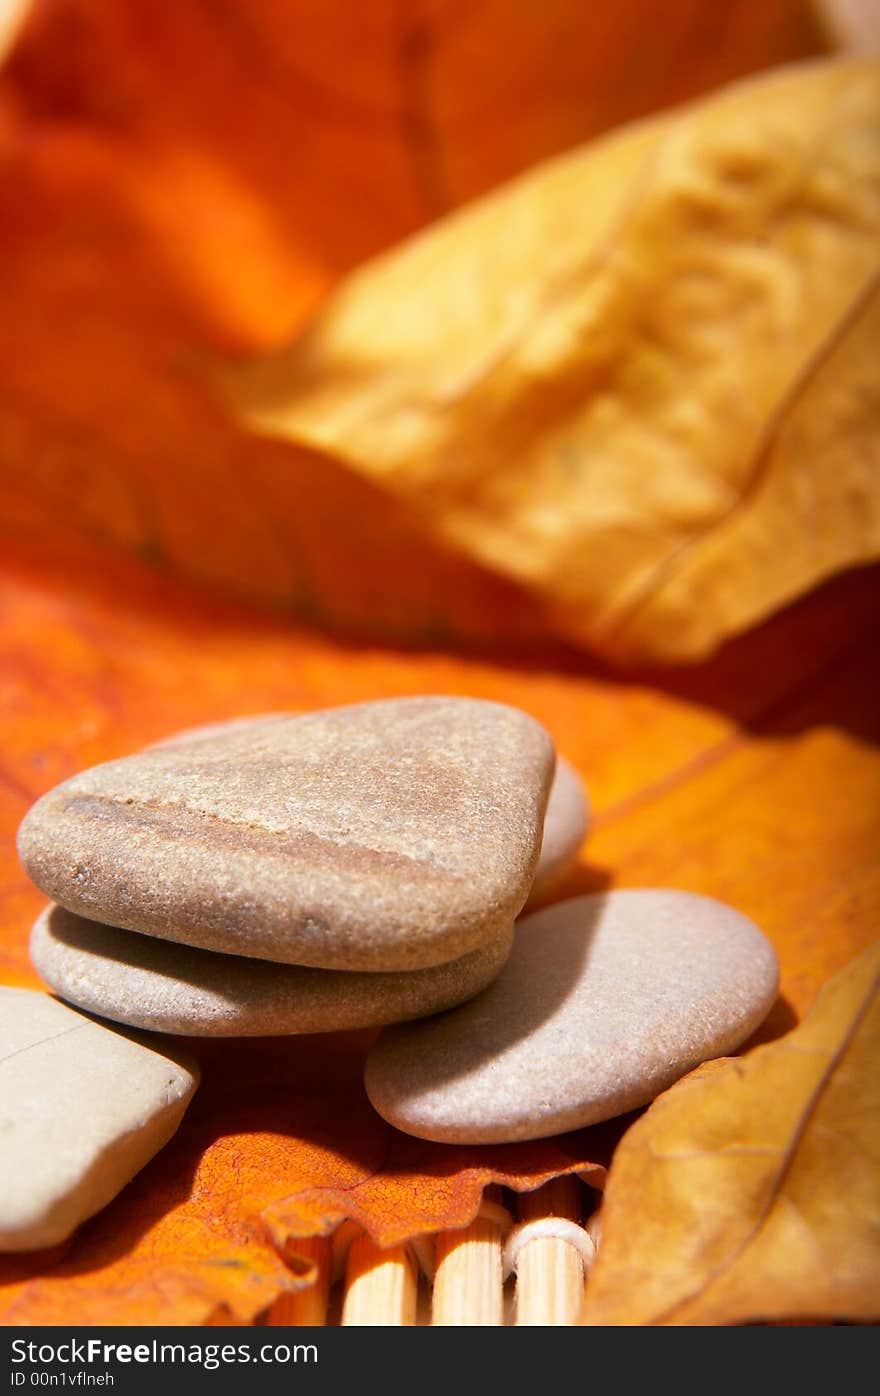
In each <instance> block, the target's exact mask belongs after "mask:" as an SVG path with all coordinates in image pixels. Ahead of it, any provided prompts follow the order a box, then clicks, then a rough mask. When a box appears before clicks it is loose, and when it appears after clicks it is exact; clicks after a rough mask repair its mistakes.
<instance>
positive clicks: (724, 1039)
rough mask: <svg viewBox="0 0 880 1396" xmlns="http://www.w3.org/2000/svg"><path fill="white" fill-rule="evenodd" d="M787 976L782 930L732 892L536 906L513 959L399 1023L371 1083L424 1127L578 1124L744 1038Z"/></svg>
mask: <svg viewBox="0 0 880 1396" xmlns="http://www.w3.org/2000/svg"><path fill="white" fill-rule="evenodd" d="M777 983H778V966H777V960H776V954H775V952H774V950H773V947H772V945H771V944H770V942H769V941H768V940H767V939H766V937H765V936H764V935H763V934H762V933H761V931H759V930H758V928H757V926H755V925H754V924H753V923H752V922H751V921H749V920H748V919H747V918H746V917H745V916H743V915H741V914H740V913H739V912H738V911H734V910H733V909H732V908H731V907H729V906H725V905H724V904H723V903H721V902H717V901H714V900H712V899H711V898H708V897H701V896H696V895H694V894H692V893H688V892H675V891H661V890H644V891H613V892H609V893H606V894H604V895H598V896H585V897H575V898H573V899H572V900H570V901H566V902H560V903H557V904H556V905H555V906H551V907H548V908H547V909H546V910H543V911H539V912H535V913H533V914H532V915H530V916H526V917H523V918H522V920H521V921H520V922H519V923H518V925H517V929H516V933H515V938H514V947H513V951H512V953H511V956H510V959H509V960H508V962H507V964H506V966H505V968H504V969H503V970H502V971H501V974H500V975H499V977H498V978H497V979H496V980H495V982H494V983H493V984H492V985H490V987H489V988H488V989H486V990H485V991H484V992H483V993H482V994H480V995H478V997H477V998H475V999H472V1000H471V1002H470V1003H468V1004H466V1005H464V1006H463V1007H461V1008H456V1009H453V1010H451V1011H450V1012H448V1013H444V1014H442V1015H440V1016H438V1017H436V1018H432V1019H429V1020H428V1021H425V1022H422V1023H417V1024H410V1025H405V1026H400V1027H393V1028H386V1029H385V1031H384V1032H383V1033H382V1034H381V1036H380V1037H379V1040H378V1042H377V1043H376V1045H375V1047H374V1048H373V1050H372V1052H371V1053H370V1055H369V1057H368V1060H367V1066H366V1087H367V1093H368V1095H369V1097H370V1100H371V1101H372V1103H373V1105H374V1106H375V1108H376V1109H377V1110H378V1112H379V1114H380V1115H383V1116H384V1117H385V1119H386V1120H388V1121H390V1123H391V1124H393V1125H396V1126H397V1127H398V1128H399V1129H401V1130H404V1131H406V1132H407V1133H409V1134H414V1135H417V1136H419V1137H420V1138H423V1139H433V1140H439V1141H442V1142H447V1143H497V1142H503V1141H512V1140H518V1139H537V1138H542V1137H544V1136H547V1135H552V1134H557V1133H561V1132H563V1131H566V1130H571V1129H577V1128H580V1127H581V1126H583V1125H589V1124H594V1123H596V1122H598V1121H600V1120H605V1119H609V1118H610V1117H612V1116H614V1115H619V1114H623V1113H624V1112H625V1111H627V1110H631V1109H634V1108H635V1107H636V1106H640V1105H644V1104H646V1103H647V1102H648V1101H650V1100H652V1099H653V1098H654V1097H655V1096H656V1095H658V1094H659V1093H660V1091H663V1090H665V1089H666V1087H668V1086H670V1085H672V1083H673V1082H674V1081H676V1080H678V1078H679V1077H681V1076H683V1075H685V1073H686V1072H688V1071H690V1070H691V1069H692V1068H693V1067H695V1066H697V1065H698V1064H699V1063H700V1062H702V1061H705V1060H706V1059H707V1058H710V1057H717V1056H722V1055H724V1054H725V1053H728V1052H731V1051H733V1050H734V1049H735V1048H736V1047H738V1046H739V1045H740V1044H741V1043H742V1042H744V1041H745V1039H746V1038H747V1037H748V1036H749V1035H750V1034H751V1033H752V1032H753V1031H754V1029H755V1028H756V1027H757V1026H758V1025H759V1023H760V1022H761V1021H762V1019H763V1018H764V1017H765V1016H766V1014H767V1012H768V1010H769V1008H770V1006H771V1004H772V1003H773V1001H774V999H775V997H776V992H777Z"/></svg>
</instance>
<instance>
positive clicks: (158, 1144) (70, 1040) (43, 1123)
mask: <svg viewBox="0 0 880 1396" xmlns="http://www.w3.org/2000/svg"><path fill="white" fill-rule="evenodd" d="M197 1083H198V1067H197V1066H196V1065H195V1063H192V1062H189V1061H188V1060H187V1059H186V1058H184V1057H183V1055H182V1054H180V1053H179V1052H178V1051H177V1050H176V1049H173V1048H171V1047H170V1045H169V1046H167V1047H166V1045H165V1044H163V1043H162V1042H161V1041H160V1040H155V1041H153V1042H150V1043H149V1044H145V1043H143V1042H141V1041H140V1040H138V1039H136V1038H135V1037H133V1036H131V1035H127V1034H125V1033H122V1032H117V1031H115V1030H114V1029H113V1028H110V1027H106V1026H105V1025H104V1024H101V1023H95V1022H93V1021H92V1019H91V1018H87V1017H86V1016H85V1015H84V1014H82V1013H77V1012H75V1010H74V1009H72V1008H68V1007H67V1005H66V1004H63V1003H58V1002H57V1000H56V999H53V998H50V997H49V996H48V994H41V993H34V992H33V991H31V990H29V989H8V988H0V1135H2V1148H0V1250H3V1251H29V1250H42V1249H43V1248H45V1247H46V1246H54V1245H57V1244H58V1243H59V1242H60V1241H64V1240H66V1238H67V1237H68V1236H69V1235H70V1234H71V1232H73V1231H74V1230H75V1229H76V1227H77V1226H79V1224H80V1222H83V1221H85V1220H86V1218H87V1217H91V1216H94V1214H95V1212H98V1211H100V1210H101V1208H102V1207H105V1206H106V1205H107V1203H108V1202H110V1201H112V1199H113V1198H114V1197H115V1196H116V1194H117V1193H118V1192H119V1191H120V1189H122V1188H123V1187H124V1186H125V1184H126V1183H127V1182H129V1180H130V1179H131V1178H133V1177H134V1175H135V1174H136V1173H137V1172H138V1171H139V1170H140V1169H141V1168H143V1166H144V1164H145V1163H147V1162H149V1160H150V1159H151V1158H152V1157H153V1155H154V1154H156V1153H157V1152H158V1151H159V1149H161V1148H162V1146H163V1144H166V1143H167V1142H168V1140H169V1139H170V1138H171V1136H172V1134H173V1133H174V1131H175V1130H176V1129H177V1126H178V1125H179V1124H180V1121H181V1119H182V1118H183V1113H184V1111H185V1110H186V1107H187V1105H188V1104H189V1101H190V1100H191V1098H192V1095H193V1092H194V1091H195V1089H196V1085H197Z"/></svg>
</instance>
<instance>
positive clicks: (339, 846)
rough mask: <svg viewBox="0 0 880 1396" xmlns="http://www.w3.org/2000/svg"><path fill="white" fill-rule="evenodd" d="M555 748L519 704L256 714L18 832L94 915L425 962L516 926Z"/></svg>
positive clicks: (365, 965) (137, 762)
mask: <svg viewBox="0 0 880 1396" xmlns="http://www.w3.org/2000/svg"><path fill="white" fill-rule="evenodd" d="M554 763H555V755H554V751H553V744H552V742H551V740H550V738H549V736H548V734H547V733H546V732H545V730H544V729H543V727H541V726H540V724H538V723H537V722H535V721H534V719H533V718H530V717H528V716H527V715H526V714H525V713H523V712H520V711H519V710H518V709H516V708H511V707H507V706H505V705H502V704H499V703H488V702H481V701H478V700H474V699H467V698H401V699H390V700H387V701H383V702H376V703H362V704H356V705H354V706H351V707H345V708H333V709H327V710H325V711H322V712H316V713H310V714H307V715H305V716H302V717H294V718H289V719H282V720H280V721H272V722H266V723H261V724H257V725H256V726H249V725H245V726H243V727H242V728H241V729H240V730H238V731H233V732H227V733H225V734H221V735H220V736H214V737H213V738H210V737H209V738H207V739H206V740H204V741H199V742H195V743H181V744H177V745H171V746H163V747H157V748H153V749H151V750H149V751H145V752H141V753H139V754H138V755H136V756H131V757H127V758H125V759H123V760H120V761H112V762H108V763H106V764H104V765H101V766H95V767H93V768H92V769H91V770H88V771H84V772H83V773H82V774H80V775H78V776H74V777H73V778H72V779H71V780H68V781H65V782H64V783H63V784H62V785H59V786H57V787H56V788H55V789H54V790H52V791H50V792H49V793H48V794H47V795H44V796H43V797H42V799H40V800H38V801H37V803H36V805H34V807H33V808H32V809H31V810H30V811H29V813H28V814H27V816H26V817H25V819H24V821H23V823H22V825H21V829H20V831H19V851H20V855H21V858H22V861H23V863H24V866H25V868H26V869H27V871H28V873H29V874H30V876H31V877H32V878H33V880H34V882H35V883H36V884H37V886H38V887H40V888H41V889H42V890H43V891H44V892H46V893H47V895H48V896H50V897H51V898H52V899H53V900H54V901H57V902H60V903H61V904H62V905H63V906H66V907H68V908H69V909H70V910H71V911H75V912H77V913H78V914H79V915H81V916H85V917H86V918H88V919H90V920H95V921H101V922H104V923H107V924H110V925H116V926H122V927H125V928H127V929H129V930H135V931H141V932H144V933H146V934H148V935H153V936H158V937H160V938H163V939H167V940H175V941H180V942H183V943H185V944H190V945H197V946H201V947H202V948H204V949H207V950H215V951H222V952H226V953H230V954H238V955H248V956H254V957H257V958H263V959H269V960H276V961H287V962H290V963H293V964H303V965H313V966H317V967H319V968H326V969H350V970H368V971H375V970H396V969H419V968H424V967H426V966H429V965H435V964H440V963H442V962H443V961H445V960H450V959H455V958H457V957H459V956H461V955H464V954H466V953H468V952H469V951H471V950H475V949H477V948H478V947H479V946H480V945H483V944H486V943H488V942H490V941H492V940H493V939H497V937H498V936H499V935H501V934H503V932H504V930H505V928H506V927H507V926H509V925H510V924H511V922H512V921H513V920H514V918H515V917H516V915H517V913H518V912H519V911H520V909H521V908H522V906H523V903H524V902H525V900H526V897H527V895H528V892H529V888H530V886H531V883H532V878H533V876H534V872H535V868H536V865H537V862H538V856H539V853H540V848H541V836H542V826H543V820H544V810H545V806H546V803H547V797H548V793H549V789H550V783H551V781H552V778H553V770H554Z"/></svg>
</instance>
